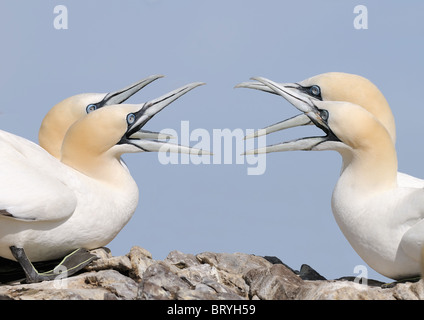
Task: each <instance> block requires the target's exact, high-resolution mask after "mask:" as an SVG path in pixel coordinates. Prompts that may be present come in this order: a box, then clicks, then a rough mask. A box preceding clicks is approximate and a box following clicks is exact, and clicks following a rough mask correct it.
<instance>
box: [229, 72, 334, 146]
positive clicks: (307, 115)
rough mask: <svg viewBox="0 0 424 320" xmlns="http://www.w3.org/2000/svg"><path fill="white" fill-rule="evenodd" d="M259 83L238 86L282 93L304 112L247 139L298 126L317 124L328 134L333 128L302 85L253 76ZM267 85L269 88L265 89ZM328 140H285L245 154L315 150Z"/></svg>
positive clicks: (315, 138)
mask: <svg viewBox="0 0 424 320" xmlns="http://www.w3.org/2000/svg"><path fill="white" fill-rule="evenodd" d="M252 80H256V81H258V82H259V84H258V83H251V82H244V83H241V84H240V85H238V86H237V87H243V88H253V89H257V90H261V91H265V92H271V91H272V92H273V93H274V94H277V95H280V96H282V97H283V98H285V99H286V100H287V101H289V102H290V103H291V104H292V105H293V106H294V107H296V108H297V109H298V110H300V111H302V112H303V113H302V114H300V115H297V116H295V117H293V118H290V119H287V120H284V121H281V122H279V123H276V124H274V125H271V126H268V127H266V128H265V129H262V130H259V131H257V132H255V133H253V134H252V135H249V136H246V138H245V139H248V138H252V137H256V136H260V135H264V134H269V133H271V132H276V131H280V130H284V129H288V128H293V127H297V126H303V125H310V124H315V125H316V126H318V127H319V128H321V129H322V130H323V131H324V132H325V133H326V134H327V135H328V133H329V132H331V130H330V129H329V127H328V125H327V123H326V122H325V121H324V120H323V119H322V118H321V115H320V112H319V110H318V108H317V107H316V106H315V104H314V102H313V100H312V98H311V97H310V96H308V95H307V94H305V93H304V92H302V91H301V90H299V88H300V86H299V85H297V84H293V83H289V84H279V83H276V82H274V81H272V80H269V79H266V78H263V77H256V78H252ZM265 87H267V88H268V89H265ZM327 140H328V137H327V136H326V137H309V138H302V139H297V140H293V141H289V142H283V143H280V144H276V145H271V146H266V147H264V148H259V149H255V150H250V151H247V152H246V153H245V154H258V153H269V152H278V151H294V150H313V149H314V148H316V147H317V146H318V145H319V144H321V143H322V142H325V141H327Z"/></svg>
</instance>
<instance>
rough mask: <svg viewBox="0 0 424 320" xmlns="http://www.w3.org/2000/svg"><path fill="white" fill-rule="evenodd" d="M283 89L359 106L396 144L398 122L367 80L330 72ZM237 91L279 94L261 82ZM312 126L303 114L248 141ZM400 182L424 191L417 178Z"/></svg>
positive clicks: (402, 176)
mask: <svg viewBox="0 0 424 320" xmlns="http://www.w3.org/2000/svg"><path fill="white" fill-rule="evenodd" d="M279 86H283V87H285V88H288V89H291V90H294V91H296V92H297V93H298V94H299V95H301V96H302V97H304V98H305V99H311V100H312V101H315V100H321V101H346V102H351V103H354V104H357V105H359V106H361V107H363V108H365V109H366V110H367V111H369V112H370V113H371V114H373V115H374V116H375V117H376V118H377V119H378V120H379V121H380V122H381V124H382V125H383V126H384V127H385V128H386V130H387V131H388V132H389V135H390V137H391V139H392V141H393V143H394V144H395V143H396V127H395V120H394V117H393V113H392V111H391V109H390V106H389V104H388V102H387V100H386V98H385V97H384V95H383V94H382V93H381V91H380V90H379V89H378V88H377V86H375V85H374V84H373V83H372V82H371V81H369V80H368V79H366V78H364V77H361V76H359V75H356V74H350V73H344V72H327V73H323V74H319V75H316V76H313V77H311V78H308V79H305V80H303V81H300V82H297V83H279ZM236 88H250V89H256V90H261V91H265V92H268V93H273V94H275V92H274V91H273V90H272V89H270V88H269V87H268V86H266V85H264V84H263V83H261V82H243V83H240V84H238V85H237V86H236ZM312 124H313V122H312V121H311V120H310V119H309V118H308V117H307V116H306V115H305V114H303V113H302V114H299V115H297V116H295V117H293V118H290V119H287V120H284V121H281V122H278V123H276V124H273V125H271V126H268V127H266V128H264V129H262V130H259V131H256V132H255V133H253V134H251V135H248V136H246V137H245V139H249V138H254V137H258V136H261V135H265V134H269V133H272V132H276V131H280V130H284V129H288V128H293V127H297V126H303V125H312ZM397 179H398V185H399V186H404V187H414V188H424V180H422V179H419V178H416V177H414V176H411V175H408V174H405V173H402V172H398V174H397Z"/></svg>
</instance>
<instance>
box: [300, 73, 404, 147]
mask: <svg viewBox="0 0 424 320" xmlns="http://www.w3.org/2000/svg"><path fill="white" fill-rule="evenodd" d="M299 84H300V85H302V86H305V87H308V86H312V85H318V86H320V88H321V96H322V99H323V100H326V101H347V102H351V103H354V104H357V105H360V106H361V107H363V108H365V109H366V110H368V111H369V112H370V113H372V114H373V115H374V116H375V117H376V118H377V119H378V120H379V121H380V122H381V123H382V124H383V126H384V127H385V128H386V129H387V131H388V132H389V134H390V136H391V138H392V141H393V142H395V141H396V126H395V120H394V117H393V113H392V111H391V109H390V106H389V104H388V102H387V100H386V98H385V97H384V95H383V94H382V93H381V91H380V90H379V89H378V88H377V86H376V85H375V84H373V83H372V82H371V81H370V80H368V79H366V78H364V77H361V76H359V75H356V74H350V73H343V72H328V73H323V74H319V75H316V76H313V77H311V78H308V79H306V80H303V81H301V82H299Z"/></svg>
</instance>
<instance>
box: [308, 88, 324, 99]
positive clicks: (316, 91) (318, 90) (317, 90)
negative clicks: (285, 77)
mask: <svg viewBox="0 0 424 320" xmlns="http://www.w3.org/2000/svg"><path fill="white" fill-rule="evenodd" d="M309 92H310V93H311V94H312V95H314V96H315V97H317V96H319V95H320V94H321V88H320V87H318V86H312V87H311V88H310V89H309Z"/></svg>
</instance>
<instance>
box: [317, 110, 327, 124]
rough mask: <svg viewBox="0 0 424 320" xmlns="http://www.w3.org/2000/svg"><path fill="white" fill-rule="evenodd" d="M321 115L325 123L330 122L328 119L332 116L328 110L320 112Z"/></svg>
mask: <svg viewBox="0 0 424 320" xmlns="http://www.w3.org/2000/svg"><path fill="white" fill-rule="evenodd" d="M319 115H320V117H321V119H322V120H324V121H325V122H327V121H328V118H329V116H330V114H329V113H328V111H327V110H320V111H319Z"/></svg>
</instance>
